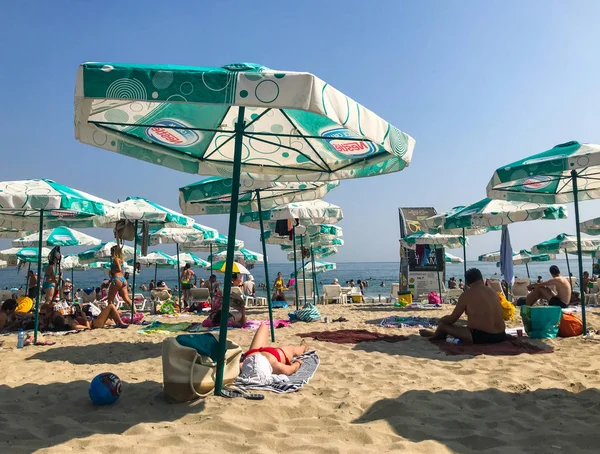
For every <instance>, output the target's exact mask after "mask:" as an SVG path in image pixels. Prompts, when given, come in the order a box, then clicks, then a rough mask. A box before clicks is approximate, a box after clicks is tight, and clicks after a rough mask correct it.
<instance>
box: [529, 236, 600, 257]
mask: <svg viewBox="0 0 600 454" xmlns="http://www.w3.org/2000/svg"><path fill="white" fill-rule="evenodd" d="M598 249H600V240H596V239H592V238H582V239H581V250H582V251H588V252H592V251H597V250H598ZM531 251H532V252H533V253H534V254H560V253H565V252H567V253H570V252H577V237H576V236H575V235H567V234H566V233H561V234H560V235H558V236H557V237H556V238H552V239H551V240H547V241H543V242H541V243H539V244H536V245H535V246H533V247H532V248H531Z"/></svg>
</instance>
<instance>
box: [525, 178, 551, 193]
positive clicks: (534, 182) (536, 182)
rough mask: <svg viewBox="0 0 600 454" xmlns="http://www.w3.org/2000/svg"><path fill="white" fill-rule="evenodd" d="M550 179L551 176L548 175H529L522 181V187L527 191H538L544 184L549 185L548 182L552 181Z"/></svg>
mask: <svg viewBox="0 0 600 454" xmlns="http://www.w3.org/2000/svg"><path fill="white" fill-rule="evenodd" d="M552 181H553V179H552V177H549V176H547V175H538V176H535V177H530V178H527V179H526V180H525V181H524V182H523V189H526V190H529V191H538V190H540V189H543V188H545V187H546V186H549V185H550V183H552Z"/></svg>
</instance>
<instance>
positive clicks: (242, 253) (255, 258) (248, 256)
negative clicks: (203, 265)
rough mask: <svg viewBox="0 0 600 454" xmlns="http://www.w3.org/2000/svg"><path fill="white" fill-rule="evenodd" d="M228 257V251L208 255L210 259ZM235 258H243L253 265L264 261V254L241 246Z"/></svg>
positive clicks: (218, 259) (219, 259)
mask: <svg viewBox="0 0 600 454" xmlns="http://www.w3.org/2000/svg"><path fill="white" fill-rule="evenodd" d="M226 257H227V251H221V252H217V253H215V254H212V256H208V260H213V261H215V260H217V261H221V260H225V258H226ZM233 258H234V260H236V261H238V260H243V261H244V262H246V264H248V265H253V264H255V263H257V262H262V261H263V260H264V256H263V255H262V254H259V253H258V252H252V251H250V250H248V249H245V248H241V249H240V250H239V251H235V253H234V255H233Z"/></svg>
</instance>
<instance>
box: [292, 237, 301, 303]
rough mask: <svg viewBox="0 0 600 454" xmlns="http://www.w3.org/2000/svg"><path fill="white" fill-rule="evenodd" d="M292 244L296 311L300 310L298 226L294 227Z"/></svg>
mask: <svg viewBox="0 0 600 454" xmlns="http://www.w3.org/2000/svg"><path fill="white" fill-rule="evenodd" d="M292 242H293V247H294V277H295V278H296V280H295V281H294V287H295V288H296V310H298V298H299V296H298V265H297V263H296V261H297V257H296V226H295V225H294V227H292Z"/></svg>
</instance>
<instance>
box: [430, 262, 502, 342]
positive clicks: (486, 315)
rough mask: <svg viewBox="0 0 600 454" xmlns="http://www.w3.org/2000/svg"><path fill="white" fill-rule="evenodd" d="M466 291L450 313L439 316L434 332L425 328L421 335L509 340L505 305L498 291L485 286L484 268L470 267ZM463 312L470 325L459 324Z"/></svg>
mask: <svg viewBox="0 0 600 454" xmlns="http://www.w3.org/2000/svg"><path fill="white" fill-rule="evenodd" d="M465 281H466V283H467V290H465V291H464V292H463V293H462V295H460V298H458V303H457V304H456V306H455V308H454V311H453V312H452V314H450V315H446V316H445V317H442V318H440V320H439V322H438V326H437V329H436V330H435V332H434V331H431V330H427V329H422V330H420V331H419V334H421V336H423V337H429V338H430V339H431V340H442V339H445V338H446V336H452V337H456V338H457V339H460V340H461V341H462V342H463V343H465V344H496V343H498V342H502V341H503V340H505V339H506V334H505V329H506V326H505V324H504V316H503V312H502V304H501V303H500V298H498V295H497V294H496V292H494V291H493V290H492V289H491V288H489V287H486V285H485V283H484V282H483V276H482V275H481V271H479V270H478V269H477V268H471V269H470V270H467V273H466V274H465ZM462 314H467V326H466V327H464V326H456V325H455V323H456V322H457V321H458V319H459V318H460V317H461V315H462Z"/></svg>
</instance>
